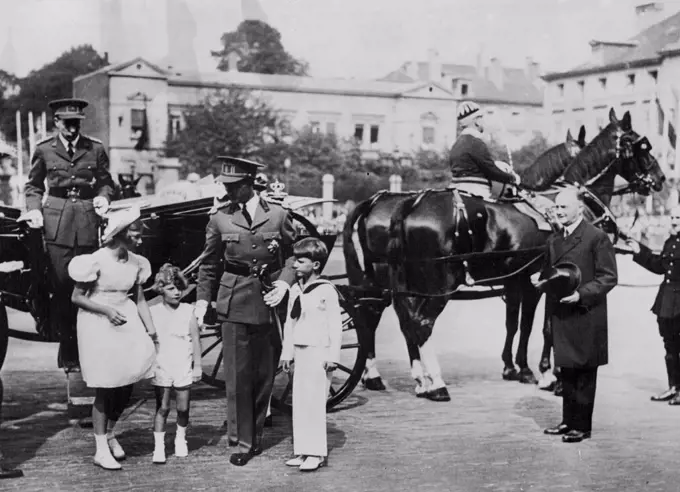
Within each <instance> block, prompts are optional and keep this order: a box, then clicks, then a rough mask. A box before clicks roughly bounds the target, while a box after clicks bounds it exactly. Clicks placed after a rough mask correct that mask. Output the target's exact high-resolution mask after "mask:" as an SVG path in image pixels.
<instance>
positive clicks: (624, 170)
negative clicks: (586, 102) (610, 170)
mask: <svg viewBox="0 0 680 492" xmlns="http://www.w3.org/2000/svg"><path fill="white" fill-rule="evenodd" d="M609 121H610V122H611V124H612V125H613V127H614V132H613V134H612V136H613V138H614V139H615V140H614V149H615V156H616V158H617V161H618V162H617V165H618V168H617V171H618V173H619V174H620V175H621V177H622V178H623V179H625V180H626V181H628V183H629V186H630V190H631V191H634V192H636V193H640V194H641V195H649V194H650V193H651V191H652V190H654V191H661V189H662V188H663V183H664V181H665V180H666V176H665V175H664V173H663V171H662V170H661V166H660V165H659V162H658V161H657V160H656V158H655V157H654V155H652V152H651V151H652V145H651V144H650V143H649V140H648V139H647V137H645V136H641V135H639V134H638V133H637V132H636V131H635V130H633V126H632V123H631V117H630V113H629V112H628V111H626V113H625V114H624V115H623V118H622V119H621V120H619V119H618V118H617V117H616V113H615V112H614V109H613V108H612V109H611V110H610V111H609Z"/></svg>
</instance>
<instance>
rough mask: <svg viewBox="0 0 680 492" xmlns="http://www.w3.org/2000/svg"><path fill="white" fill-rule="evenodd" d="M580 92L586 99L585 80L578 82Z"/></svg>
mask: <svg viewBox="0 0 680 492" xmlns="http://www.w3.org/2000/svg"><path fill="white" fill-rule="evenodd" d="M578 90H579V92H580V93H581V97H584V96H585V95H586V81H585V80H579V81H578Z"/></svg>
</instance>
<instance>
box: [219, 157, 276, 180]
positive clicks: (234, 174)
mask: <svg viewBox="0 0 680 492" xmlns="http://www.w3.org/2000/svg"><path fill="white" fill-rule="evenodd" d="M218 159H219V160H220V161H222V172H221V173H220V175H219V176H218V177H217V179H216V180H217V181H219V182H222V183H227V184H228V183H236V182H238V181H241V180H242V179H246V178H253V179H255V176H256V175H257V172H258V170H260V169H262V168H263V167H265V166H264V164H259V163H257V162H253V161H249V160H246V159H241V158H239V157H228V156H219V157H218Z"/></svg>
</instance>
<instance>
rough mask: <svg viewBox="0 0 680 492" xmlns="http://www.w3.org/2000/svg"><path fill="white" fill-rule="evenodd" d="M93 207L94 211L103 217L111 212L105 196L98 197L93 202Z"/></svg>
mask: <svg viewBox="0 0 680 492" xmlns="http://www.w3.org/2000/svg"><path fill="white" fill-rule="evenodd" d="M92 205H94V211H95V212H97V215H99V216H100V217H103V216H104V215H105V214H106V212H108V210H109V201H108V200H107V199H106V198H104V197H103V196H96V197H94V199H93V200H92Z"/></svg>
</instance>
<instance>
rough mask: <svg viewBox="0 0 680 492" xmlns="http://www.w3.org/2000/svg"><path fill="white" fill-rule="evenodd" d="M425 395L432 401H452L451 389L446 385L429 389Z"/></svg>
mask: <svg viewBox="0 0 680 492" xmlns="http://www.w3.org/2000/svg"><path fill="white" fill-rule="evenodd" d="M425 397H426V398H427V399H428V400H432V401H451V397H450V396H449V390H447V389H446V388H444V387H442V388H437V389H435V390H431V391H428V392H427V393H425Z"/></svg>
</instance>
